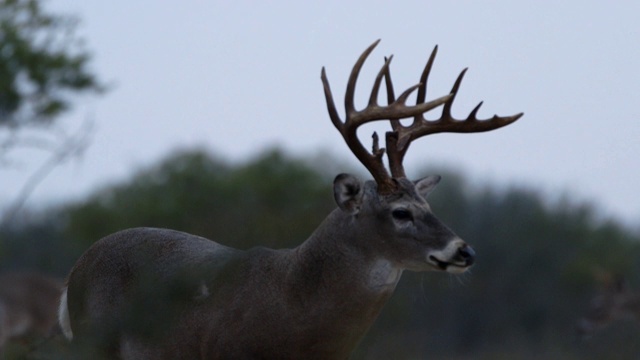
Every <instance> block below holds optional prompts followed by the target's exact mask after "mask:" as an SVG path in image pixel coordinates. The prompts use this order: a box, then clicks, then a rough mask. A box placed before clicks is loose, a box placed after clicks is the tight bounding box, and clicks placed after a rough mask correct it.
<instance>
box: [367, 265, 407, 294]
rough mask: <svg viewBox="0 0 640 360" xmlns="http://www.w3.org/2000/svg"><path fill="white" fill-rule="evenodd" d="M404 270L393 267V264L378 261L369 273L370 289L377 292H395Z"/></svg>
mask: <svg viewBox="0 0 640 360" xmlns="http://www.w3.org/2000/svg"><path fill="white" fill-rule="evenodd" d="M400 275H402V270H401V269H399V268H397V267H395V266H393V265H392V264H391V262H389V261H388V260H384V259H378V260H376V261H375V262H374V263H373V266H372V267H371V269H370V271H369V283H368V285H369V288H371V289H373V290H377V291H386V290H393V289H394V288H395V287H396V284H397V283H398V280H400Z"/></svg>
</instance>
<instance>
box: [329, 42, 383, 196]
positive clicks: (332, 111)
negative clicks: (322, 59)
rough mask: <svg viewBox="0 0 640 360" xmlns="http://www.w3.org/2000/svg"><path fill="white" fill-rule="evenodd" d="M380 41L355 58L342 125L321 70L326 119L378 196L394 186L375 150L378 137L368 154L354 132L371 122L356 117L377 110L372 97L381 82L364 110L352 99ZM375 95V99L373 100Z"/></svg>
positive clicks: (374, 92)
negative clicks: (329, 119)
mask: <svg viewBox="0 0 640 360" xmlns="http://www.w3.org/2000/svg"><path fill="white" fill-rule="evenodd" d="M379 42H380V40H377V41H375V42H374V43H373V44H371V45H370V46H369V47H368V48H367V49H366V50H365V51H364V52H363V53H362V55H360V57H359V58H358V61H356V64H355V65H354V66H353V69H352V70H351V74H350V76H349V81H348V82H347V89H346V91H345V100H344V104H345V117H346V119H345V121H344V122H343V121H342V120H341V119H340V116H339V115H338V111H337V110H336V106H335V103H334V101H333V95H332V93H331V88H330V86H329V80H328V79H327V76H326V72H325V69H324V67H323V68H322V73H321V79H322V84H323V88H324V94H325V99H326V101H327V110H328V112H329V117H330V118H331V122H332V123H333V125H334V126H335V127H336V129H338V131H339V132H340V134H341V135H342V137H343V138H344V140H345V142H346V144H347V146H348V147H349V149H351V152H352V153H353V154H354V155H355V156H356V158H357V159H358V160H359V161H360V162H361V163H362V165H364V166H365V168H367V170H368V171H369V173H371V175H372V176H373V178H374V180H375V181H376V183H377V184H378V189H379V191H380V192H381V193H384V192H391V191H392V190H393V186H394V184H393V182H392V181H391V177H390V176H389V173H388V172H387V170H386V169H385V167H384V164H383V163H382V156H383V154H384V149H380V148H379V147H378V137H377V134H375V133H374V135H373V146H372V153H369V152H368V151H367V149H365V147H364V146H363V145H362V143H361V142H360V140H359V139H358V136H357V128H358V126H359V125H361V124H363V123H365V122H366V121H370V120H369V119H368V118H367V117H360V118H358V115H359V114H361V113H362V112H364V111H366V109H369V108H377V107H378V106H377V103H376V100H375V97H377V92H378V89H379V87H380V81H381V77H380V76H379V78H380V79H376V84H374V88H373V90H372V93H371V97H370V99H369V105H368V107H367V108H366V109H365V110H362V111H357V110H356V109H355V104H354V95H355V86H356V82H357V80H358V75H359V73H360V69H362V65H363V64H364V62H365V60H366V59H367V57H368V56H369V54H370V53H371V52H372V51H373V49H374V48H375V47H376V45H378V43H379ZM374 95H375V96H374Z"/></svg>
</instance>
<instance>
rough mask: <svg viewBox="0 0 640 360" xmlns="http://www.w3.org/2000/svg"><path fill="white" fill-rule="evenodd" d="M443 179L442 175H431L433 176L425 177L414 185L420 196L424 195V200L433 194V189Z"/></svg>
mask: <svg viewBox="0 0 640 360" xmlns="http://www.w3.org/2000/svg"><path fill="white" fill-rule="evenodd" d="M441 178H442V177H441V176H440V175H431V176H427V177H424V178H422V179H420V180H418V181H416V182H414V184H415V185H416V190H417V191H418V193H419V194H420V195H422V197H423V198H426V197H427V195H429V193H430V192H431V190H433V188H435V187H436V185H438V183H439V182H440V179H441Z"/></svg>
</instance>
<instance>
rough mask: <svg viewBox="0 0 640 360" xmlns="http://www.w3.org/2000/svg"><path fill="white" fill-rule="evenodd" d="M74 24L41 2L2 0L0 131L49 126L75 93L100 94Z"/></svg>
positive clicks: (87, 56) (0, 0)
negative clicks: (48, 11) (26, 126)
mask: <svg viewBox="0 0 640 360" xmlns="http://www.w3.org/2000/svg"><path fill="white" fill-rule="evenodd" d="M76 24H77V20H76V19H75V18H73V17H70V16H64V15H55V14H50V13H47V12H46V11H45V10H44V9H43V7H42V1H39V0H0V128H1V127H20V126H24V125H26V124H31V123H41V122H50V121H51V120H53V119H55V117H57V116H58V115H60V114H62V113H63V112H64V111H65V110H67V109H68V108H69V106H70V99H69V96H70V95H71V94H77V93H85V92H87V91H100V90H102V88H103V87H102V85H101V84H100V83H99V81H98V80H97V79H96V76H95V75H94V74H93V73H92V72H91V71H90V70H89V69H88V64H89V60H90V55H89V53H88V52H87V51H86V50H85V49H84V46H83V43H82V41H81V39H79V38H78V37H77V36H76V33H75V28H76Z"/></svg>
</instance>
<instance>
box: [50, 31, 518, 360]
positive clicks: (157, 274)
mask: <svg viewBox="0 0 640 360" xmlns="http://www.w3.org/2000/svg"><path fill="white" fill-rule="evenodd" d="M379 41H380V40H377V41H376V42H374V43H373V44H371V45H370V46H369V47H368V48H367V49H366V50H365V51H364V52H363V53H362V54H361V55H360V57H359V58H358V60H357V61H356V63H355V65H354V66H353V68H352V70H351V73H350V76H349V79H348V83H347V86H346V92H345V99H344V101H345V120H344V121H343V120H342V119H341V118H340V116H339V114H338V111H337V109H336V106H335V103H334V100H333V95H332V92H331V89H330V86H329V81H328V79H327V75H326V71H325V69H324V67H323V68H322V71H321V80H322V85H323V89H324V95H325V100H326V105H327V110H328V113H329V117H330V119H331V122H332V123H333V125H334V126H335V127H336V129H337V130H338V132H339V133H340V134H341V135H342V137H343V139H344V141H345V143H346V145H347V146H348V148H349V149H350V150H351V152H352V153H353V154H354V155H355V157H356V158H357V159H358V160H359V162H360V163H361V164H362V165H363V166H364V167H365V168H366V169H367V170H368V172H369V173H370V175H371V176H372V177H373V179H372V180H367V181H361V180H360V179H359V178H358V177H356V176H354V175H351V174H346V173H342V174H339V175H337V176H336V177H335V179H334V182H333V196H334V200H335V203H336V205H337V207H336V208H335V209H334V210H333V211H332V212H330V213H329V215H328V216H327V217H326V218H325V219H324V221H322V222H321V223H320V225H319V226H318V227H317V228H316V229H315V230H314V231H313V232H312V233H311V235H310V236H309V237H308V238H307V239H306V240H305V241H303V242H302V243H301V244H300V245H298V246H297V247H294V248H290V249H277V250H274V249H268V248H263V247H256V248H251V249H248V250H238V249H234V248H231V247H228V246H225V245H223V244H219V243H217V242H214V241H212V240H209V239H206V238H203V237H199V236H196V235H192V234H188V233H184V232H179V231H175V230H169V229H158V228H133V229H127V230H122V231H119V232H116V233H114V234H111V235H108V236H106V237H104V238H102V239H100V240H98V241H97V242H95V243H94V244H93V245H92V246H91V247H90V248H89V249H88V250H87V251H86V252H85V253H84V254H83V255H81V257H80V258H79V259H78V260H77V262H76V263H75V265H74V266H73V268H72V269H71V271H70V273H69V275H68V278H67V286H66V289H65V290H64V292H63V295H62V297H61V303H60V309H59V322H60V325H61V327H62V329H63V332H64V334H65V335H66V336H67V338H69V339H71V340H72V342H75V341H78V342H79V343H82V342H85V343H87V342H88V343H90V344H91V345H90V346H89V347H90V348H92V349H100V351H101V353H102V354H106V356H107V357H108V358H116V357H117V358H121V359H252V358H260V359H346V358H348V357H349V356H350V354H351V353H352V351H353V350H354V348H355V347H356V346H357V344H358V343H359V341H360V339H361V338H362V337H363V336H364V335H365V333H366V332H367V330H368V329H369V328H370V327H371V325H372V324H373V322H374V320H375V319H376V318H377V316H378V314H379V313H380V312H381V310H382V308H383V306H384V305H385V303H386V302H387V300H388V299H389V298H390V297H391V296H392V294H393V292H394V289H395V287H396V285H397V284H398V281H399V280H400V277H401V275H402V273H403V271H405V270H406V271H419V272H422V271H429V270H434V271H439V272H445V273H451V274H459V273H463V272H465V271H466V270H467V269H469V268H470V267H471V266H472V265H473V264H474V262H475V258H476V253H475V250H474V249H473V248H472V247H471V246H470V245H468V244H467V243H466V242H464V241H463V240H462V239H461V238H460V237H458V236H457V235H456V234H455V233H454V232H453V231H452V230H451V229H449V227H447V226H446V225H445V224H444V223H443V222H442V221H441V220H439V219H438V218H437V217H436V216H435V215H434V213H433V212H432V210H431V208H430V205H429V204H428V203H427V201H426V197H427V195H428V194H429V193H430V192H431V191H432V190H433V189H434V188H435V186H436V185H437V184H438V182H439V181H440V176H437V175H430V176H426V177H424V178H421V179H419V180H415V181H412V180H409V179H407V177H406V175H405V170H404V166H403V158H404V156H405V154H406V153H407V149H408V148H409V145H410V144H411V143H412V142H413V141H414V140H416V139H418V138H420V137H423V136H426V135H429V134H434V133H440V132H455V133H475V132H484V131H490V130H494V129H497V128H500V127H503V126H506V125H509V124H511V123H513V122H515V121H516V120H518V119H519V118H520V117H521V116H522V115H523V113H519V114H516V115H512V116H497V115H494V116H493V117H492V118H490V119H487V120H479V119H478V118H477V116H476V115H477V112H478V109H479V107H480V105H482V103H480V104H479V105H478V106H476V107H475V108H474V109H473V110H472V111H471V113H470V114H469V116H468V117H467V118H466V119H463V120H458V119H455V118H454V117H453V116H452V115H451V107H452V104H453V101H454V98H455V96H456V94H457V92H458V88H459V86H460V83H461V81H462V78H463V76H464V73H465V71H466V69H465V70H463V71H462V72H461V73H460V75H459V76H458V78H457V80H456V81H455V83H454V86H453V89H452V90H451V93H450V94H447V95H445V96H442V97H439V98H436V99H434V100H431V101H426V90H427V79H428V77H429V73H430V71H431V68H432V65H433V62H434V59H435V56H436V52H437V46H436V47H435V48H434V50H433V52H432V53H431V56H430V57H429V60H428V62H427V65H426V67H425V68H424V71H423V73H422V76H421V78H420V83H419V84H417V85H414V86H412V87H410V88H408V89H407V90H406V91H404V92H402V93H401V94H400V95H399V96H398V97H397V98H396V96H395V93H394V90H393V83H392V79H391V76H390V62H391V59H392V57H389V58H385V62H384V65H383V66H382V67H381V69H380V70H379V72H378V73H377V76H376V78H375V82H374V85H373V88H372V90H371V94H370V97H369V102H368V104H367V105H366V107H365V108H363V109H361V110H357V109H356V107H355V104H354V103H355V102H354V93H355V88H356V82H357V79H358V76H359V74H360V71H361V68H362V66H363V64H364V63H365V61H366V59H367V58H368V56H369V55H370V53H371V52H372V51H373V50H374V48H375V47H376V46H377V44H378V43H379ZM383 80H384V83H385V87H386V90H387V91H386V97H387V103H388V104H387V105H379V104H378V96H379V92H380V88H381V86H382V81H383ZM416 90H417V91H418V92H417V98H416V104H415V105H409V104H407V99H408V98H409V96H410V95H411V94H412V93H414V92H415V91H416ZM439 106H442V107H443V109H442V115H441V117H440V118H439V119H438V120H435V121H434V120H427V119H426V118H425V117H424V114H425V113H426V112H428V111H430V110H432V109H434V108H437V107H439ZM410 118H412V119H413V122H412V123H411V124H403V123H402V122H401V121H400V120H402V119H410ZM379 120H383V121H389V122H390V124H391V130H390V131H389V132H387V133H386V134H385V144H386V148H382V147H380V145H379V139H378V136H377V134H376V133H374V134H373V144H372V149H371V151H369V150H367V148H365V146H364V145H363V144H362V142H361V141H360V140H359V138H358V136H357V134H356V132H357V129H358V127H360V126H361V125H363V124H365V123H369V122H373V121H379ZM385 153H386V154H387V161H388V168H389V169H387V167H386V166H385V164H384V159H383V157H384V154H385ZM92 339H94V340H93V342H92ZM95 339H98V340H95Z"/></svg>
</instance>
